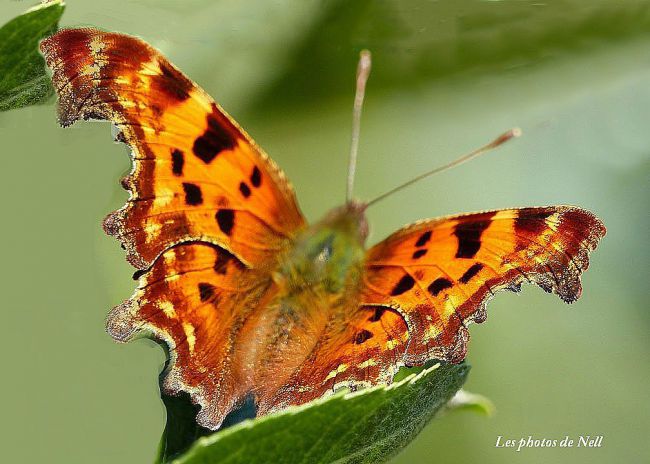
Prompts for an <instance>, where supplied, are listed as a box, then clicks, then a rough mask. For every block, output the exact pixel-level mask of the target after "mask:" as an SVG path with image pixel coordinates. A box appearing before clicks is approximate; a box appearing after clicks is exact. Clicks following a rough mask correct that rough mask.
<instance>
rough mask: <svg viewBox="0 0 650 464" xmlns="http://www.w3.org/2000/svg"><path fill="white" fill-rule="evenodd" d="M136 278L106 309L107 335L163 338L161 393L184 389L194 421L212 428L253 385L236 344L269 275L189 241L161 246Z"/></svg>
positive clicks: (212, 247) (268, 287) (218, 250)
mask: <svg viewBox="0 0 650 464" xmlns="http://www.w3.org/2000/svg"><path fill="white" fill-rule="evenodd" d="M138 280H139V285H138V288H137V289H136V291H135V294H134V295H133V296H132V297H131V298H130V299H128V300H127V301H125V302H124V303H123V304H121V305H119V306H116V307H115V308H114V309H113V310H112V311H111V313H110V314H109V316H108V321H107V328H108V331H109V333H110V334H111V335H112V336H113V337H114V338H115V339H116V340H118V341H121V342H125V341H129V340H131V339H132V338H135V337H139V336H142V335H146V336H149V337H152V338H154V339H156V340H158V341H161V342H164V343H166V344H167V347H168V349H169V355H170V363H169V365H168V366H167V369H166V371H165V375H164V376H163V388H164V390H165V392H166V393H167V394H171V395H174V394H177V393H179V392H180V391H185V392H188V393H189V394H190V395H191V398H192V401H193V402H194V403H196V404H199V405H200V406H201V410H200V412H199V415H198V416H197V420H198V422H199V423H200V424H201V425H203V426H204V427H208V428H211V429H215V428H217V427H218V426H219V425H220V424H221V422H222V421H223V419H224V417H225V416H226V415H227V414H228V412H230V410H231V409H232V408H233V407H235V406H236V405H237V404H238V403H239V402H240V401H242V400H243V398H244V396H245V395H246V394H247V393H248V392H249V391H250V390H251V388H252V385H251V378H250V375H248V373H247V371H246V363H245V353H243V352H242V351H241V350H238V349H236V347H237V345H238V341H239V336H240V329H241V326H242V325H243V323H244V321H245V320H246V319H247V318H248V317H249V316H250V314H251V313H252V312H253V311H255V310H256V309H257V305H258V304H259V302H260V300H261V299H262V297H263V295H264V294H265V293H266V292H268V291H272V287H271V282H270V280H269V278H268V275H266V274H263V273H260V272H258V271H255V270H251V269H248V268H246V267H245V266H244V265H243V264H242V263H241V262H240V261H239V260H238V259H237V258H235V257H234V256H233V255H231V254H230V253H228V252H226V251H225V250H223V249H221V248H220V247H218V246H215V245H212V244H209V243H201V242H194V243H184V244H180V245H176V246H174V247H172V248H169V249H168V250H166V251H165V252H164V253H163V254H162V255H161V256H160V257H159V258H158V259H157V260H156V261H155V262H154V264H153V266H152V268H151V269H150V270H149V271H148V272H145V273H142V274H141V275H140V276H139V279H138Z"/></svg>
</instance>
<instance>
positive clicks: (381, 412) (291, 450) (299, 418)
mask: <svg viewBox="0 0 650 464" xmlns="http://www.w3.org/2000/svg"><path fill="white" fill-rule="evenodd" d="M468 372H469V366H468V365H467V364H460V365H449V364H442V365H441V364H436V365H434V366H432V367H430V368H428V369H424V370H422V371H421V372H420V373H419V374H417V375H416V374H411V375H409V376H408V377H406V378H405V379H403V380H401V381H399V382H396V383H394V384H393V385H391V386H389V387H385V386H378V387H374V388H369V389H365V390H361V391H359V392H355V393H338V394H336V395H334V396H332V397H330V398H327V399H323V400H319V401H316V402H314V403H309V404H306V405H304V406H299V407H295V408H289V409H287V410H285V411H281V412H279V413H276V414H273V415H269V416H265V417H261V418H258V419H255V420H247V421H244V422H241V423H239V424H237V425H235V426H233V427H230V428H228V429H226V430H223V431H220V432H217V433H214V434H212V435H210V436H207V437H203V438H199V439H198V440H197V441H196V442H195V444H194V445H193V446H192V447H191V448H190V450H189V451H188V452H187V453H185V454H184V455H182V456H181V457H179V458H178V459H176V460H174V461H173V463H174V464H207V463H217V462H218V463H220V464H239V463H242V464H244V463H245V464H256V463H260V464H262V463H264V464H266V463H287V464H291V463H310V464H319V463H331V462H336V463H341V464H342V463H380V462H386V461H387V460H388V459H390V458H391V457H392V456H394V455H395V454H397V453H398V452H399V451H400V449H402V448H403V447H405V446H406V445H407V444H408V443H409V442H410V441H411V440H412V439H413V438H414V437H415V436H416V435H417V434H418V433H419V432H420V431H421V430H422V428H424V426H425V425H426V424H427V423H428V422H429V420H431V418H432V417H433V416H434V415H435V414H436V412H438V411H439V410H440V409H441V408H443V407H444V406H445V405H446V404H447V403H448V401H449V400H450V399H451V398H452V397H453V396H454V394H455V393H456V392H457V391H458V390H459V389H460V387H461V386H462V385H463V383H464V382H465V379H466V378H467V374H468Z"/></svg>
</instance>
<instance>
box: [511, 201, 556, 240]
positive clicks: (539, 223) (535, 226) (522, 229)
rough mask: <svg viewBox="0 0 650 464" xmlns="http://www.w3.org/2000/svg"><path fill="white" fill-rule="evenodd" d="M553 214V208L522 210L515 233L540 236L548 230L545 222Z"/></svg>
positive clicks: (518, 214) (518, 215) (518, 213)
mask: <svg viewBox="0 0 650 464" xmlns="http://www.w3.org/2000/svg"><path fill="white" fill-rule="evenodd" d="M551 214H553V210H552V209H551V208H523V209H520V210H519V211H518V212H517V219H515V232H518V233H526V234H533V235H539V234H541V233H542V232H544V230H545V229H546V228H547V225H546V222H545V220H546V218H548V217H549V216H550V215H551Z"/></svg>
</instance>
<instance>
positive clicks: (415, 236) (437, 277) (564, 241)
mask: <svg viewBox="0 0 650 464" xmlns="http://www.w3.org/2000/svg"><path fill="white" fill-rule="evenodd" d="M604 234H605V227H604V226H603V224H602V222H601V221H600V220H599V219H598V218H596V217H595V216H594V215H593V214H591V213H590V212H588V211H585V210H582V209H580V208H576V207H570V206H551V207H545V208H522V209H509V210H501V211H488V212H483V213H475V214H466V215H461V216H452V217H447V218H441V219H433V220H430V221H422V222H419V223H416V224H414V225H412V226H408V227H406V228H404V229H402V230H400V231H398V232H396V233H395V234H393V235H391V236H390V237H389V238H387V239H386V240H385V241H383V242H381V243H379V244H378V245H376V246H374V247H373V248H372V249H371V250H369V252H368V258H367V264H366V274H365V286H364V290H363V294H362V296H361V304H362V305H377V306H380V307H381V306H386V307H390V308H393V309H395V310H396V311H398V312H399V313H400V314H401V315H402V316H403V317H404V319H405V320H406V323H407V325H408V331H409V344H408V348H407V351H406V357H405V361H406V363H407V364H422V363H423V362H425V361H427V360H429V359H433V358H436V359H441V360H446V361H450V362H460V361H462V360H463V359H464V358H465V353H466V350H467V341H468V339H469V332H468V331H467V325H468V324H470V323H471V322H483V321H484V320H485V318H486V317H487V313H486V310H485V307H486V304H487V301H488V300H489V299H490V298H491V297H492V296H493V295H494V293H495V292H497V291H498V290H501V289H510V290H515V291H518V290H519V287H520V285H521V284H522V283H526V282H530V283H535V284H537V285H539V286H540V287H541V288H543V289H544V290H545V291H547V292H554V293H556V294H557V295H559V296H560V298H562V299H563V300H564V301H566V302H568V303H571V302H573V301H575V300H576V299H577V298H578V297H580V294H581V292H582V287H581V284H580V275H581V273H582V272H583V271H584V270H586V269H587V267H588V265H589V261H588V253H589V252H590V251H592V250H593V249H594V248H595V247H596V245H597V244H598V241H599V240H600V238H602V237H603V235H604Z"/></svg>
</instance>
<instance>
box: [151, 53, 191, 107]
mask: <svg viewBox="0 0 650 464" xmlns="http://www.w3.org/2000/svg"><path fill="white" fill-rule="evenodd" d="M158 64H159V66H160V71H161V74H160V75H157V76H153V77H152V87H153V89H154V91H158V92H160V93H162V94H164V95H165V96H166V97H167V98H168V99H170V100H175V101H178V102H183V101H185V100H187V99H188V98H190V92H191V91H192V87H194V85H193V84H192V81H191V80H189V79H188V78H187V77H185V76H184V75H183V74H182V73H181V72H180V71H178V70H176V69H174V68H173V67H172V66H171V65H170V64H169V63H165V62H163V61H160V62H159V63H158Z"/></svg>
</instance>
